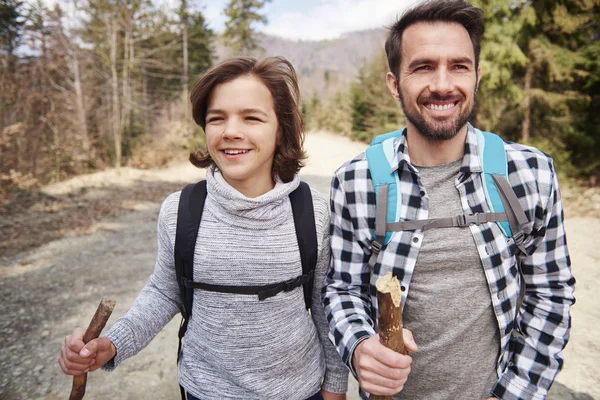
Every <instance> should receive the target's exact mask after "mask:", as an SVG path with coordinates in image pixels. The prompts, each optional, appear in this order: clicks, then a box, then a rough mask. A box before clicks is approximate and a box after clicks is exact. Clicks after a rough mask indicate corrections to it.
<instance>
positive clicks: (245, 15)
mask: <svg viewBox="0 0 600 400" xmlns="http://www.w3.org/2000/svg"><path fill="white" fill-rule="evenodd" d="M270 1H271V0H230V1H229V3H228V4H227V6H226V7H225V16H226V17H227V18H228V20H227V21H226V22H225V32H223V38H224V39H225V42H226V43H227V45H228V46H229V47H230V48H231V49H232V50H233V53H234V54H236V55H248V54H250V53H251V52H253V51H255V50H259V49H260V46H259V45H258V42H257V41H256V37H255V32H254V28H253V25H254V24H257V23H258V24H266V23H267V18H266V17H265V16H264V15H261V14H260V10H261V9H262V8H263V7H264V6H265V4H267V3H268V2H270Z"/></svg>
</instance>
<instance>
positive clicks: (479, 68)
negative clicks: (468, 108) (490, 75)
mask: <svg viewBox="0 0 600 400" xmlns="http://www.w3.org/2000/svg"><path fill="white" fill-rule="evenodd" d="M479 82H481V65H480V66H478V67H477V82H476V83H475V93H477V89H479Z"/></svg>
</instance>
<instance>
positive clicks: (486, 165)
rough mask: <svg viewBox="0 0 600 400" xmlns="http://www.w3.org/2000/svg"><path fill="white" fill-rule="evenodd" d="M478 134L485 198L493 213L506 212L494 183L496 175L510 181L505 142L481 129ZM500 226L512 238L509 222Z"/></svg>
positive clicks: (503, 222) (500, 223)
mask: <svg viewBox="0 0 600 400" xmlns="http://www.w3.org/2000/svg"><path fill="white" fill-rule="evenodd" d="M476 132H477V149H478V151H479V160H480V161H481V166H482V167H483V190H484V191H485V198H486V200H487V203H488V206H489V207H490V211H491V212H497V213H501V212H505V209H504V204H503V203H502V198H501V196H500V192H499V191H498V187H497V186H496V182H495V181H494V175H499V176H501V177H504V179H505V180H506V181H508V164H507V162H506V151H505V150H504V142H503V141H502V138H500V136H498V135H495V134H493V133H490V132H482V131H480V130H479V129H476ZM498 226H499V227H500V229H502V232H504V234H505V235H506V237H512V235H513V232H512V231H511V229H510V224H509V223H508V222H507V221H502V222H498Z"/></svg>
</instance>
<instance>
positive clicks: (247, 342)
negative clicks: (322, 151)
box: [104, 169, 348, 400]
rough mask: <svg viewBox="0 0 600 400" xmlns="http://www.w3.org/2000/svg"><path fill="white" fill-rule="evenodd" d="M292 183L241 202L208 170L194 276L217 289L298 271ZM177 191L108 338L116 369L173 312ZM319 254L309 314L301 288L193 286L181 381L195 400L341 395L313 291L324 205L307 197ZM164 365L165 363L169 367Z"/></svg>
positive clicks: (321, 264)
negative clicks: (268, 291) (146, 272)
mask: <svg viewBox="0 0 600 400" xmlns="http://www.w3.org/2000/svg"><path fill="white" fill-rule="evenodd" d="M298 185H299V178H298V177H295V178H294V179H293V180H292V181H291V182H288V183H283V182H280V181H277V182H276V184H275V187H274V188H273V189H272V190H271V191H269V192H267V193H265V194H263V195H262V196H259V197H256V198H247V197H246V196H244V195H243V194H241V193H240V192H238V191H237V190H235V189H234V188H233V187H231V186H230V185H229V184H228V183H227V182H226V181H225V180H224V179H223V177H222V175H221V174H220V172H219V171H218V170H215V169H209V171H208V173H207V190H208V196H207V198H206V203H205V207H204V212H203V215H202V222H201V225H200V230H199V232H198V239H197V245H196V249H195V252H194V280H195V281H201V282H204V283H210V284H220V285H264V284H268V283H275V282H281V281H285V280H288V279H291V278H295V277H297V276H299V275H301V274H302V266H301V262H300V254H299V250H298V244H297V240H296V234H295V229H294V222H293V218H292V210H291V204H290V201H289V194H290V193H291V192H292V191H293V190H294V189H295V188H296V187H298ZM179 195H180V192H176V193H173V194H172V195H170V196H169V197H168V198H167V199H166V200H165V201H164V203H163V205H162V207H161V211H160V214H159V218H158V255H157V262H156V266H155V269H154V273H153V274H152V276H151V277H150V282H149V283H148V284H147V285H146V286H145V287H144V289H143V290H142V291H141V293H140V295H139V296H138V298H137V299H136V300H135V302H134V304H133V306H132V308H131V309H130V310H129V311H128V312H127V313H126V314H125V315H124V316H123V317H121V318H120V319H118V320H117V321H116V322H115V324H114V325H113V326H112V327H111V329H110V331H109V333H108V334H107V336H108V337H109V338H110V339H111V340H112V341H113V343H114V344H115V346H116V348H117V356H116V357H115V358H114V359H113V360H112V361H111V362H110V363H109V364H107V365H106V366H105V367H104V368H105V369H108V370H110V369H113V368H115V367H116V366H117V365H118V364H119V363H120V362H122V361H123V360H124V359H126V358H128V357H131V356H133V355H134V354H136V353H137V352H139V351H140V350H141V349H142V348H144V347H145V346H146V345H147V344H148V343H149V342H150V341H151V340H152V338H154V336H155V335H156V334H157V333H158V332H159V331H160V329H162V327H163V326H164V325H166V324H167V323H168V322H169V321H170V320H171V319H172V318H173V316H175V315H176V314H177V313H178V312H179V305H180V298H179V288H178V286H177V282H176V280H175V269H174V265H173V248H174V243H175V230H176V222H177V207H178V202H179ZM312 195H313V204H314V209H315V224H316V227H317V238H318V241H319V254H318V261H317V267H316V270H315V284H314V287H313V295H312V304H313V307H312V312H311V313H309V312H307V311H306V309H305V304H304V296H303V291H302V289H301V288H297V289H295V290H292V291H290V292H283V293H279V294H277V295H276V296H274V297H272V298H269V299H265V300H264V301H258V298H257V296H253V295H243V294H227V293H218V292H207V291H203V290H195V292H194V306H193V311H192V317H191V318H190V321H189V325H188V330H187V332H186V335H185V338H184V343H183V349H182V354H181V360H180V363H179V368H178V372H179V383H180V384H181V385H182V386H183V387H184V388H185V389H186V390H187V391H188V392H189V393H191V394H193V395H194V396H196V397H198V398H200V399H257V400H258V399H275V400H277V399H282V400H284V399H285V400H296V399H297V400H302V399H306V398H308V397H310V396H311V395H313V394H314V393H316V392H317V391H318V390H319V389H321V388H322V389H324V390H328V391H331V392H336V393H344V392H345V391H346V388H347V379H348V371H347V369H346V367H345V365H344V364H343V363H342V361H341V359H340V357H339V355H338V354H337V352H336V350H335V348H334V347H333V345H332V344H331V342H330V341H329V339H328V325H327V321H326V319H325V314H324V311H323V307H322V305H321V299H320V292H321V287H322V283H323V279H324V276H325V273H326V269H327V267H328V264H329V257H330V250H329V214H328V206H327V202H326V200H325V199H324V198H323V197H322V196H321V195H320V194H319V193H318V192H316V191H314V190H313V191H312ZM168 367H169V366H165V368H168Z"/></svg>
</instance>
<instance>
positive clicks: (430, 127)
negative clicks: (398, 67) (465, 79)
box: [398, 90, 475, 142]
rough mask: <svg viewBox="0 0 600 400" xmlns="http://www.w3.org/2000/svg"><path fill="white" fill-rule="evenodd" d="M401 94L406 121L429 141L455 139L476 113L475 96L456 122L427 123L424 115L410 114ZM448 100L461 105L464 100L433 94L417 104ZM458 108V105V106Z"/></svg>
mask: <svg viewBox="0 0 600 400" xmlns="http://www.w3.org/2000/svg"><path fill="white" fill-rule="evenodd" d="M398 93H399V94H400V104H401V105H402V111H404V115H405V116H406V119H407V120H408V121H410V123H411V124H413V125H414V126H415V128H417V130H418V131H419V133H420V134H421V135H422V136H423V137H424V138H425V139H427V140H430V141H432V142H439V141H445V140H450V139H452V138H454V137H455V136H456V135H457V134H458V132H459V131H460V130H461V128H462V127H463V126H465V124H466V123H467V121H469V119H471V117H472V116H473V113H474V111H475V96H474V95H473V102H472V103H471V105H470V107H469V108H467V109H465V110H464V111H461V112H460V113H459V114H458V116H457V118H456V119H454V120H448V119H446V120H445V121H443V122H440V123H436V121H435V120H434V122H433V123H430V122H427V121H426V120H425V118H424V116H423V115H422V114H419V113H418V112H416V111H415V112H409V111H408V110H407V107H406V105H405V104H404V96H402V92H401V91H400V90H398ZM448 100H455V101H456V100H458V101H459V103H460V101H461V100H462V99H457V98H456V97H454V96H453V97H451V98H450V97H443V96H440V95H438V94H435V93H432V94H430V95H429V96H428V97H427V98H425V99H421V101H418V102H417V104H422V103H423V102H424V101H448ZM457 106H458V104H457Z"/></svg>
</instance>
